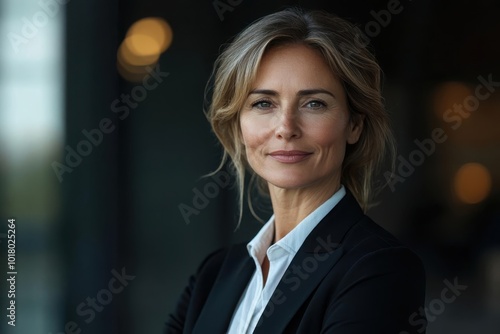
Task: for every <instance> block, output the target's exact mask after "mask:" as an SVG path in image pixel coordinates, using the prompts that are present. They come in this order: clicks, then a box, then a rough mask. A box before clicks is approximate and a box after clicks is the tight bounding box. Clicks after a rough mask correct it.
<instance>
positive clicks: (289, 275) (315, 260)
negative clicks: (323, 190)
mask: <svg viewBox="0 0 500 334" xmlns="http://www.w3.org/2000/svg"><path fill="white" fill-rule="evenodd" d="M363 217H364V213H363V211H362V210H361V208H360V207H359V205H358V203H357V201H356V199H355V198H354V196H353V195H352V194H351V193H350V192H349V191H347V193H346V195H345V196H344V198H343V199H342V200H341V201H340V202H339V203H338V204H337V205H336V206H335V207H334V208H333V209H332V210H331V211H330V212H329V213H328V214H327V215H326V216H325V218H323V219H322V220H321V222H320V223H319V224H318V225H317V226H316V227H315V228H314V230H313V231H312V232H311V233H310V234H309V235H308V237H307V238H306V240H305V241H304V243H303V244H302V246H301V247H300V249H299V251H298V252H297V254H296V255H295V257H294V258H293V260H292V262H291V263H290V265H289V266H288V269H287V270H286V272H285V274H284V275H283V277H282V278H281V281H280V283H279V284H278V286H277V287H276V290H275V291H274V293H273V295H272V297H271V299H270V301H269V303H268V304H267V306H266V308H265V310H264V312H263V314H262V316H261V318H260V320H259V323H258V325H257V327H256V328H255V331H254V333H256V334H257V333H283V332H284V331H285V329H286V326H287V325H288V323H289V322H290V320H291V319H292V317H293V316H294V314H295V313H296V312H297V311H298V309H299V308H300V306H301V305H302V304H303V303H304V302H305V301H306V299H307V298H308V297H309V295H310V294H311V293H312V292H313V290H314V289H315V288H316V287H317V285H318V284H319V283H320V282H321V280H322V279H323V277H324V276H325V275H326V274H327V273H328V272H329V271H330V270H331V268H332V267H333V266H334V265H335V264H336V263H337V262H338V260H339V259H340V258H341V257H342V254H343V247H342V241H343V239H344V237H345V235H346V234H347V232H348V231H349V229H350V228H351V227H352V226H353V225H355V224H356V223H357V222H358V221H359V220H360V219H361V218H363Z"/></svg>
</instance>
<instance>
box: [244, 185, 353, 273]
mask: <svg viewBox="0 0 500 334" xmlns="http://www.w3.org/2000/svg"><path fill="white" fill-rule="evenodd" d="M345 194H346V190H345V188H344V186H343V185H341V186H340V189H339V190H338V191H337V192H336V193H335V194H333V196H332V197H330V198H329V199H327V200H326V201H325V202H324V203H323V204H321V205H320V206H319V207H318V208H316V209H315V210H314V211H313V212H311V213H310V214H309V215H308V216H307V217H306V218H304V219H303V220H302V221H301V222H300V223H299V224H298V225H297V226H296V227H295V228H294V229H293V230H291V231H290V232H289V233H288V234H287V235H286V236H285V237H283V238H282V239H281V240H279V241H278V242H276V243H275V244H274V245H272V246H271V247H272V248H274V247H280V248H283V249H284V250H286V251H287V252H288V253H291V254H295V253H297V251H298V250H299V248H300V246H302V244H303V243H304V240H305V239H306V238H307V236H308V235H309V233H311V231H312V230H313V229H314V228H315V227H316V225H318V224H319V222H320V221H321V220H322V219H323V218H324V217H325V216H326V215H327V214H328V212H330V211H331V210H332V209H333V208H334V207H335V206H336V205H337V203H338V202H340V200H341V199H342V198H343V197H344V196H345ZM273 237H274V215H272V216H271V218H269V220H268V221H267V223H266V224H265V225H264V226H263V227H262V228H261V229H260V231H259V232H258V233H257V235H256V236H255V237H254V238H253V239H252V240H251V241H250V242H249V243H248V244H247V249H248V253H249V254H250V256H251V257H253V258H254V259H256V260H258V261H259V263H260V262H261V261H262V259H263V258H264V255H265V253H266V251H267V249H268V248H270V247H269V245H271V242H272V240H273Z"/></svg>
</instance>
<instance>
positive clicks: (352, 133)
mask: <svg viewBox="0 0 500 334" xmlns="http://www.w3.org/2000/svg"><path fill="white" fill-rule="evenodd" d="M364 123H365V115H356V116H354V117H352V118H351V121H350V125H349V126H350V129H349V134H348V135H347V143H348V144H356V143H357V142H358V140H359V137H360V136H361V132H363V125H364Z"/></svg>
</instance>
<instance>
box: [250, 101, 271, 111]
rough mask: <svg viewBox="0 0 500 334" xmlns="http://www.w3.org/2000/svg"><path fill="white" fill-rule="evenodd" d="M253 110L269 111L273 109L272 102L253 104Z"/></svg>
mask: <svg viewBox="0 0 500 334" xmlns="http://www.w3.org/2000/svg"><path fill="white" fill-rule="evenodd" d="M252 107H253V108H259V109H268V108H271V107H272V104H271V102H269V101H258V102H255V103H254V104H252Z"/></svg>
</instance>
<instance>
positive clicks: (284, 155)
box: [269, 151, 312, 164]
mask: <svg viewBox="0 0 500 334" xmlns="http://www.w3.org/2000/svg"><path fill="white" fill-rule="evenodd" d="M311 154H312V153H310V152H304V151H274V152H271V153H269V155H270V156H271V157H272V158H273V159H275V160H277V161H279V162H282V163H287V164H292V163H297V162H301V161H303V160H305V159H307V158H308V157H309V156H310V155H311Z"/></svg>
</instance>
